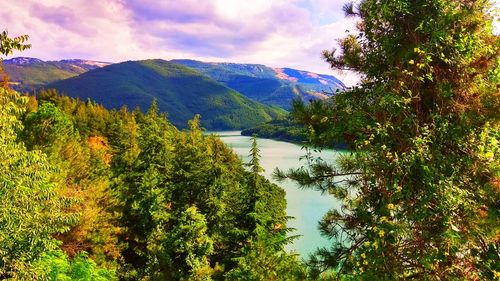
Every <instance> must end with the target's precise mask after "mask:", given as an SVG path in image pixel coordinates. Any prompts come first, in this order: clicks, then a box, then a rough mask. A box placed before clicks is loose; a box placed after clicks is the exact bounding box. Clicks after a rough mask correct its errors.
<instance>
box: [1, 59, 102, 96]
mask: <svg viewBox="0 0 500 281" xmlns="http://www.w3.org/2000/svg"><path fill="white" fill-rule="evenodd" d="M107 65H109V63H107V62H98V61H91V60H80V59H72V60H60V61H43V60H40V59H36V58H26V57H18V58H13V59H9V60H4V61H3V67H4V71H5V73H7V74H8V76H9V80H10V84H11V86H12V88H14V89H16V90H18V91H21V92H31V91H33V90H35V89H37V88H39V87H41V86H44V85H46V84H48V83H51V82H54V81H59V80H62V79H67V78H70V77H74V76H77V75H80V74H82V73H85V72H87V71H89V70H92V69H96V68H99V67H103V66H107Z"/></svg>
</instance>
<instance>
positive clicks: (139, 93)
mask: <svg viewBox="0 0 500 281" xmlns="http://www.w3.org/2000/svg"><path fill="white" fill-rule="evenodd" d="M45 88H55V89H58V90H59V91H60V92H63V93H64V94H66V95H68V96H71V97H79V98H80V99H83V100H86V99H91V100H94V101H96V102H98V103H101V104H103V105H104V106H106V107H108V108H120V107H122V106H123V105H127V106H128V107H129V108H134V107H136V106H139V107H140V108H141V110H143V111H145V110H147V109H148V108H149V106H150V105H151V102H152V101H153V99H156V100H157V102H158V107H159V110H160V111H163V112H167V113H168V118H169V120H170V121H171V122H172V123H173V124H174V125H176V126H178V127H185V126H186V124H187V121H188V120H189V119H191V118H193V116H194V115H195V114H201V116H202V125H203V126H204V127H205V128H207V129H220V130H221V129H242V128H247V127H251V126H254V125H257V124H260V123H263V122H266V121H269V120H272V119H276V118H281V117H283V116H284V115H285V111H284V110H282V109H280V108H277V107H272V106H267V105H263V104H261V103H258V102H255V101H253V100H251V99H249V98H247V97H245V96H243V95H241V94H240V93H238V92H237V91H235V90H233V89H230V88H228V87H226V86H225V85H223V84H221V83H218V82H216V81H215V80H213V79H211V78H210V77H208V76H206V75H203V74H202V73H200V72H198V71H196V70H194V69H192V68H189V67H186V66H183V65H180V64H176V63H173V62H167V61H164V60H159V59H156V60H144V61H127V62H122V63H117V64H112V65H108V66H104V67H102V68H96V69H93V70H90V71H88V72H85V73H83V74H81V75H79V76H77V77H72V78H69V79H65V80H61V81H57V82H54V83H51V84H48V85H46V86H45Z"/></svg>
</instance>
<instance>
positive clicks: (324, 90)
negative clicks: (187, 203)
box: [172, 60, 345, 110]
mask: <svg viewBox="0 0 500 281" xmlns="http://www.w3.org/2000/svg"><path fill="white" fill-rule="evenodd" d="M172 62H175V63H178V64H181V65H185V66H188V67H191V68H193V69H196V70H198V71H199V72H201V73H203V74H205V75H207V76H209V77H211V78H212V79H214V80H216V81H218V82H220V83H223V84H224V85H226V86H227V87H229V88H232V89H234V90H236V91H238V92H240V93H242V94H243V95H245V96H247V97H249V98H251V99H253V100H256V101H258V102H262V103H264V104H267V105H275V106H279V107H281V108H284V109H286V110H289V109H291V107H292V100H294V99H300V100H305V101H309V100H317V99H324V98H326V97H327V96H329V95H332V94H334V93H336V91H337V90H343V89H344V88H345V85H344V83H342V81H340V80H339V79H337V78H335V77H334V76H331V75H324V74H316V73H312V72H309V71H302V70H297V69H291V68H271V67H268V66H265V65H261V64H240V63H209V62H201V61H195V60H172Z"/></svg>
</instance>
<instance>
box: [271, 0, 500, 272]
mask: <svg viewBox="0 0 500 281" xmlns="http://www.w3.org/2000/svg"><path fill="white" fill-rule="evenodd" d="M489 7H490V5H489V4H488V1H485V0H476V1H469V0H422V1H410V0H363V1H361V2H360V3H359V5H353V4H350V5H346V6H345V11H346V14H347V15H348V16H354V17H358V18H359V19H360V21H359V23H358V25H357V29H358V31H357V32H355V33H353V34H351V35H349V36H348V37H347V38H345V39H343V40H341V41H340V46H341V54H340V55H338V54H337V52H335V50H334V51H325V52H324V55H325V58H326V60H327V61H328V62H329V63H330V64H331V65H332V67H335V68H344V69H350V70H353V71H356V72H358V73H359V74H360V75H361V77H362V82H361V84H360V85H358V86H356V87H353V88H351V89H349V90H347V91H346V92H345V93H340V94H337V95H336V96H335V97H334V98H333V99H331V100H328V101H326V102H313V103H312V104H311V105H309V106H306V105H304V104H301V103H297V104H296V105H295V107H294V111H293V115H294V116H295V118H297V119H299V120H301V121H302V122H303V123H305V124H306V125H307V126H308V127H309V128H312V129H313V133H314V136H315V139H314V140H315V141H316V144H318V145H328V144H329V143H331V142H333V141H339V140H341V141H345V142H347V143H348V144H349V145H350V147H351V148H352V149H353V150H354V153H353V154H347V155H345V156H343V157H341V158H340V160H339V161H338V163H337V165H336V166H335V165H334V166H332V165H328V164H327V163H324V162H317V163H315V164H314V165H313V166H312V167H311V169H310V170H309V171H304V170H299V171H294V172H291V173H283V172H281V171H278V172H277V176H278V177H281V178H283V177H286V176H288V177H291V178H293V179H295V180H297V181H298V182H299V183H300V184H302V185H304V186H315V185H316V186H319V187H320V188H321V189H322V190H326V191H329V193H330V194H333V195H335V196H336V197H337V198H338V199H340V200H342V202H343V206H342V209H341V210H332V211H330V212H329V213H327V214H326V215H325V218H324V219H323V221H322V222H321V224H320V227H321V229H322V231H323V233H324V234H325V235H327V236H329V237H332V238H334V239H335V240H334V241H336V243H334V244H333V245H332V247H331V248H330V249H322V250H320V251H319V252H318V255H317V256H316V257H315V259H313V260H312V264H313V266H315V269H317V270H318V272H321V271H325V270H328V269H330V270H336V271H338V272H339V275H341V276H342V278H345V279H351V278H352V279H363V280H386V279H390V280H396V279H421V280H423V279H425V280H450V279H452V280H453V279H462V280H463V279H469V280H477V279H489V280H492V279H493V278H495V277H494V276H495V275H497V274H498V269H499V264H498V260H499V256H498V238H496V235H497V234H495V233H498V232H497V230H495V229H497V228H496V226H495V225H498V221H497V218H498V200H499V193H498V186H499V184H498V183H499V171H500V169H499V167H500V163H499V159H500V157H499V156H500V155H499V152H500V150H499V146H498V139H499V135H500V134H499V122H498V112H500V108H499V95H498V85H499V83H500V75H499V50H500V44H499V43H500V42H499V37H498V36H494V35H493V34H492V25H491V23H492V21H491V15H489V14H488V11H489V10H488V9H489Z"/></svg>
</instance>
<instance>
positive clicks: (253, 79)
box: [4, 57, 345, 109]
mask: <svg viewBox="0 0 500 281" xmlns="http://www.w3.org/2000/svg"><path fill="white" fill-rule="evenodd" d="M171 62H173V63H177V64H181V65H184V66H187V67H190V68H193V69H195V70H197V71H199V72H201V73H203V74H205V75H207V76H209V77H210V78H212V79H213V80H215V81H217V82H220V83H222V84H224V85H225V86H227V87H229V88H231V89H233V90H235V91H237V92H239V93H241V94H243V95H245V96H246V97H249V98H251V99H253V100H255V101H259V102H261V103H264V104H267V105H275V106H279V107H281V108H284V109H290V105H291V100H292V99H294V98H299V97H300V98H302V99H304V100H309V99H318V98H319V99H321V98H325V97H326V96H327V95H326V94H325V93H334V92H335V91H336V90H337V89H343V88H344V87H345V86H344V84H343V83H342V81H340V80H339V79H337V78H335V77H334V76H331V75H323V74H316V73H313V72H309V71H302V70H296V69H291V68H271V67H268V66H265V65H261V64H239V63H210V62H201V61H196V60H172V61H171ZM109 64H110V63H107V62H98V61H90V60H79V59H73V60H60V61H42V60H40V59H36V58H25V57H19V58H13V59H10V60H5V61H4V66H5V72H6V73H7V74H8V75H9V77H10V81H11V85H12V87H13V88H15V89H16V90H19V91H33V90H34V89H37V88H39V87H41V86H44V85H47V84H49V83H52V82H55V81H59V80H63V79H67V78H70V77H74V76H77V75H80V74H82V73H85V72H87V71H89V70H93V69H95V68H99V67H103V66H107V65H109Z"/></svg>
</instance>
